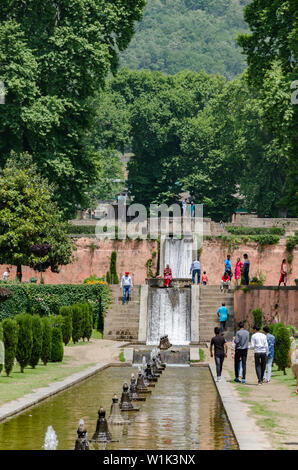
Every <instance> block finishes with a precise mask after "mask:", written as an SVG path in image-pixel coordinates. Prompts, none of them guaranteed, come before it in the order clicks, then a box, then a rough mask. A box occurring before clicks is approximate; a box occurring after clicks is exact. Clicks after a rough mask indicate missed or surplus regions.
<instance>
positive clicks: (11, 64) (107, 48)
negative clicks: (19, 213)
mask: <svg viewBox="0 0 298 470" xmlns="http://www.w3.org/2000/svg"><path fill="white" fill-rule="evenodd" d="M144 3H145V1H144V0H129V1H125V2H123V1H122V0H61V1H60V0H59V1H51V0H45V1H43V2H36V1H35V0H27V1H26V2H19V1H16V0H3V1H2V2H1V10H0V80H2V81H3V82H4V83H5V89H6V102H5V105H4V106H2V107H1V115H0V137H1V139H0V140H1V144H0V165H1V166H2V167H3V166H4V164H5V162H6V160H7V158H9V154H10V151H11V150H14V151H15V152H17V153H22V152H24V151H26V152H29V153H30V154H32V156H33V159H34V161H35V162H36V163H37V164H38V168H39V170H40V171H41V172H42V174H43V175H45V176H47V177H48V179H49V181H50V182H51V183H55V184H56V189H55V198H56V200H57V201H58V204H59V206H60V208H63V210H64V212H65V215H68V216H69V215H71V213H73V212H74V210H75V206H76V205H77V204H80V203H81V202H82V201H83V200H84V193H85V192H86V190H87V189H88V186H89V185H90V184H91V183H94V182H95V181H96V179H97V177H98V176H99V175H100V172H101V166H100V155H99V154H98V152H97V149H96V147H95V146H94V145H93V144H92V139H90V133H91V132H92V129H93V126H94V120H95V114H96V106H95V104H94V99H93V98H95V97H96V96H97V94H98V90H99V89H100V88H101V87H103V85H104V82H105V78H106V76H107V74H108V73H109V71H110V70H112V71H113V72H114V71H115V70H116V69H117V66H118V53H119V51H123V50H124V49H125V48H126V47H127V45H128V43H129V41H130V39H131V37H132V35H133V33H134V22H135V21H136V20H139V19H140V17H141V13H142V9H143V7H144ZM4 137H5V138H4Z"/></svg>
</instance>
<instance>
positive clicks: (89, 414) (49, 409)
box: [0, 367, 238, 450]
mask: <svg viewBox="0 0 298 470" xmlns="http://www.w3.org/2000/svg"><path fill="white" fill-rule="evenodd" d="M132 372H134V373H135V374H136V373H137V369H134V368H130V367H127V368H126V367H110V368H108V369H105V370H104V371H102V372H100V373H98V374H97V375H95V376H93V377H91V378H89V379H87V380H85V381H84V382H82V383H81V384H78V385H76V386H74V387H72V388H70V389H69V390H66V391H65V392H62V393H60V394H58V395H56V396H54V397H52V398H50V399H48V400H46V401H44V402H42V403H41V404H40V405H37V406H35V407H32V408H30V409H28V410H27V411H26V412H24V413H22V414H19V415H18V416H16V417H14V418H11V419H10V420H8V421H5V422H3V423H1V424H0V449H1V450H5V449H10V450H29V449H32V450H41V449H42V446H43V444H44V437H45V433H46V431H47V427H48V426H49V425H52V426H53V428H54V430H55V431H56V434H57V438H58V441H59V444H58V450H72V449H73V447H74V442H75V439H76V437H77V436H76V430H77V427H78V422H79V419H80V418H83V419H84V420H85V424H86V427H87V430H88V438H91V437H92V435H93V433H94V430H95V428H96V420H97V411H98V408H99V406H100V405H103V407H104V408H105V409H106V411H107V413H106V415H107V417H108V416H109V411H110V406H111V402H112V396H113V394H114V393H117V395H118V397H119V399H120V397H121V390H122V384H123V382H124V381H129V379H130V375H131V373H132ZM151 390H152V394H151V395H147V399H146V401H145V402H136V405H137V406H139V407H140V411H138V412H131V413H123V415H124V416H127V417H128V419H129V420H130V421H131V424H129V425H125V426H113V427H112V426H110V432H111V433H112V435H113V437H114V438H115V439H119V442H113V443H110V444H103V446H104V447H101V448H105V449H107V450H114V449H125V450H126V449H127V450H130V449H134V450H139V449H146V450H154V449H158V450H159V449H180V450H184V449H186V450H190V449H201V450H203V449H205V450H207V449H211V450H212V449H214V450H215V449H216V450H221V449H237V448H238V446H237V442H236V440H235V437H234V435H233V432H232V430H231V427H230V424H229V422H228V419H227V416H226V414H225V411H224V408H223V406H222V403H221V400H220V397H219V395H218V393H217V390H216V388H215V385H214V383H213V380H212V377H211V375H210V372H209V369H208V368H202V367H200V368H196V367H167V368H166V370H165V371H164V372H163V374H162V375H161V377H160V378H159V380H158V383H157V384H156V386H155V388H152V389H151Z"/></svg>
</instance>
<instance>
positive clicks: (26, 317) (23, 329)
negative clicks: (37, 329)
mask: <svg viewBox="0 0 298 470" xmlns="http://www.w3.org/2000/svg"><path fill="white" fill-rule="evenodd" d="M15 319H16V322H17V324H18V345H17V351H16V359H17V361H18V363H19V364H20V368H21V372H24V369H25V367H26V366H27V365H28V364H29V361H30V358H31V351H32V345H33V335H32V315H30V314H28V313H20V314H18V315H16V317H15Z"/></svg>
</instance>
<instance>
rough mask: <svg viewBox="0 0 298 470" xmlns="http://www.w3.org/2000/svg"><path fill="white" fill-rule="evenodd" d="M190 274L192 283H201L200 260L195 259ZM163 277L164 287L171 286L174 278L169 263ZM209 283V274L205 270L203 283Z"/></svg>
mask: <svg viewBox="0 0 298 470" xmlns="http://www.w3.org/2000/svg"><path fill="white" fill-rule="evenodd" d="M190 274H191V277H192V283H193V284H196V283H197V284H200V283H201V263H200V261H198V260H195V261H193V262H192V264H191V267H190ZM163 277H164V287H170V283H171V280H172V279H173V274H172V270H171V268H170V266H169V264H167V265H166V267H165V269H164V272H163ZM207 283H208V276H207V273H206V271H204V272H203V275H202V284H203V285H206V284H207Z"/></svg>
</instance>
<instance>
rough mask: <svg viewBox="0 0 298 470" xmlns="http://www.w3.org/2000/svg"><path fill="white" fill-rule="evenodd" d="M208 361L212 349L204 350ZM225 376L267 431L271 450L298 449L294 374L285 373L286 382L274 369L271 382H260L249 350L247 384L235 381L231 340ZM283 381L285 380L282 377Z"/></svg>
mask: <svg viewBox="0 0 298 470" xmlns="http://www.w3.org/2000/svg"><path fill="white" fill-rule="evenodd" d="M204 352H205V354H206V356H205V357H206V360H208V361H210V360H211V361H214V359H212V358H210V355H209V350H208V351H207V350H206V349H204ZM223 371H224V377H225V378H226V380H228V381H231V382H232V384H233V387H234V391H235V394H236V396H237V397H238V398H240V399H241V401H242V402H243V403H244V404H245V405H246V406H248V409H249V414H250V415H251V416H252V417H253V418H254V419H255V421H256V425H257V426H259V427H260V428H261V429H262V430H264V431H265V432H266V434H267V436H268V439H269V440H270V442H271V443H272V449H292V450H298V396H297V395H296V393H295V389H296V386H295V381H293V380H291V379H292V375H291V374H292V373H291V372H289V373H288V376H286V378H285V379H286V381H287V382H288V383H289V384H291V385H292V386H291V387H290V386H288V385H287V384H286V383H280V380H279V377H281V375H282V373H281V372H278V371H277V370H276V367H275V368H274V370H273V371H272V376H271V382H270V383H265V384H264V385H261V386H258V385H257V376H256V372H255V366H254V353H253V351H249V352H248V360H247V373H246V380H247V384H246V385H242V384H239V385H238V384H236V383H235V382H234V361H233V360H232V358H231V349H230V343H229V352H228V358H226V359H225V362H224V367H223ZM283 380H284V379H283Z"/></svg>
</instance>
